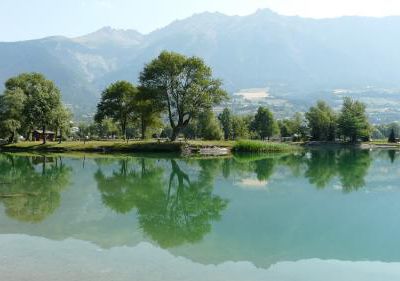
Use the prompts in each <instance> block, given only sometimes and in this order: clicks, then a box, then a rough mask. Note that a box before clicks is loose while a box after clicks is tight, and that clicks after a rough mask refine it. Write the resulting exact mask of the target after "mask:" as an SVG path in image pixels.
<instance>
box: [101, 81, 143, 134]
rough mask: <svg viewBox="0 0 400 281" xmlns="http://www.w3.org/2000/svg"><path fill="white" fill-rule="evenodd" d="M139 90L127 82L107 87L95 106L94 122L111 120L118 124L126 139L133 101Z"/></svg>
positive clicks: (131, 117) (132, 115)
mask: <svg viewBox="0 0 400 281" xmlns="http://www.w3.org/2000/svg"><path fill="white" fill-rule="evenodd" d="M138 92H139V90H138V89H137V88H136V87H135V86H134V85H132V84H131V83H129V82H127V81H117V82H115V83H113V84H111V85H110V86H108V87H107V88H106V89H105V90H104V91H103V93H102V95H101V101H100V102H99V104H98V105H97V113H96V115H95V120H96V122H98V123H101V122H102V121H103V120H104V119H106V118H111V119H112V120H113V121H114V122H115V123H118V124H119V126H120V128H121V132H122V134H123V136H124V138H126V129H127V127H128V122H130V121H132V120H133V119H134V113H135V111H134V109H135V104H134V102H135V100H136V98H137V95H138Z"/></svg>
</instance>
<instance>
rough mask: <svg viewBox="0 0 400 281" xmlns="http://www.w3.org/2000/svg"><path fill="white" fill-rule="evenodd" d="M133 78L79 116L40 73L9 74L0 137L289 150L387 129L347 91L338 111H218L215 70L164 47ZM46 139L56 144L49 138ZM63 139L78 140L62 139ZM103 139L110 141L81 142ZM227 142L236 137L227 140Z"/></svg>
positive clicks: (323, 107) (0, 101)
mask: <svg viewBox="0 0 400 281" xmlns="http://www.w3.org/2000/svg"><path fill="white" fill-rule="evenodd" d="M138 80H139V85H137V86H136V85H133V84H132V83H130V82H128V81H117V82H115V83H112V84H111V85H109V86H108V87H106V89H105V90H104V91H103V92H102V94H101V98H100V101H99V103H98V105H97V111H96V113H95V114H94V118H93V121H91V122H87V121H86V122H78V123H77V122H76V121H75V122H74V121H73V118H72V115H71V113H70V111H69V110H68V109H67V108H66V106H64V105H63V104H62V102H61V93H60V91H59V90H58V88H57V86H56V85H55V84H54V83H53V82H52V81H49V80H47V79H46V78H45V77H44V76H43V75H41V74H38V73H25V74H21V75H19V76H16V77H12V78H10V79H9V80H8V81H7V82H6V84H5V92H4V95H2V96H0V139H3V141H4V142H8V143H16V142H18V141H19V140H25V141H26V143H25V144H18V145H14V146H15V147H25V148H31V149H53V148H54V149H56V148H57V149H65V150H69V149H77V150H80V149H85V150H91V149H94V150H97V149H103V148H104V149H106V148H108V147H120V148H124V149H125V147H130V148H132V145H134V144H133V143H132V141H131V143H130V144H123V143H121V144H119V143H118V140H125V141H127V142H128V141H129V140H132V139H134V140H138V139H142V140H143V141H144V140H147V139H153V141H150V142H144V143H146V146H148V145H149V143H153V144H154V147H156V146H166V144H165V142H169V141H171V142H172V143H173V142H174V141H176V140H180V141H183V140H185V141H187V140H191V141H197V140H202V141H207V140H213V141H218V145H217V146H229V147H231V146H233V149H234V150H238V151H243V150H249V151H259V152H261V151H280V150H287V149H289V148H290V149H291V147H290V146H288V145H278V144H276V143H278V142H307V141H317V142H346V143H356V142H359V141H368V140H369V139H370V137H371V135H374V134H375V135H378V134H380V135H385V136H386V135H387V131H388V130H387V129H386V128H379V127H373V126H372V125H371V124H369V122H368V116H367V114H366V105H365V104H363V103H361V102H359V101H356V100H352V99H351V98H347V97H346V98H344V100H343V105H342V107H341V109H340V110H334V109H333V108H332V107H330V106H329V105H328V104H327V103H325V102H324V101H318V102H317V103H316V104H315V105H314V106H312V107H310V109H309V110H308V111H307V112H305V113H294V115H293V116H291V117H288V118H284V119H281V120H277V119H275V117H274V114H273V112H272V111H271V110H270V109H269V108H267V107H259V108H258V110H257V112H255V113H254V114H250V115H241V114H235V113H233V112H232V111H231V110H230V109H229V108H224V109H222V110H216V109H215V108H216V106H221V105H222V104H223V102H224V101H226V100H227V99H228V94H227V93H226V92H225V91H224V90H223V88H222V81H221V80H219V79H217V78H214V77H213V75H212V70H211V68H210V67H209V66H207V65H206V64H205V62H204V61H203V60H202V59H201V58H198V57H186V56H184V55H181V54H178V53H174V52H166V51H164V52H162V53H161V54H160V55H159V56H158V57H157V58H155V59H153V60H152V61H151V62H149V63H148V64H146V65H145V67H144V69H143V71H142V72H141V74H140V77H139V79H138ZM219 108H221V107H219ZM398 131H399V130H398ZM398 133H399V132H397V131H396V130H395V129H393V128H392V130H390V133H389V134H390V136H388V138H389V137H390V139H391V141H392V142H393V141H396V136H397V135H398ZM154 139H156V140H154ZM32 140H36V141H38V140H40V141H41V143H42V144H43V146H42V147H38V143H35V144H31V143H30V142H29V141H32ZM48 140H52V141H56V140H57V141H58V143H59V144H55V143H53V142H49V144H47V141H48ZM63 140H68V141H71V140H74V141H75V142H67V143H66V144H65V145H64V146H63V145H61V141H63ZM79 140H80V141H81V142H82V141H83V142H84V145H83V146H82V144H81V143H80V142H79ZM105 140H108V141H110V140H112V141H114V142H112V141H111V142H105V143H104V144H99V143H94V142H93V143H92V144H88V145H86V144H85V143H86V142H87V141H105ZM246 140H255V141H253V142H251V141H246ZM225 141H226V142H235V141H239V142H237V143H235V144H227V145H224V142H225ZM138 143H140V142H135V144H138ZM91 145H93V147H94V148H90V147H91ZM141 145H143V144H141ZM81 146H82V147H81ZM8 147H12V146H8ZM152 147H153V146H152ZM88 148H89V149H88Z"/></svg>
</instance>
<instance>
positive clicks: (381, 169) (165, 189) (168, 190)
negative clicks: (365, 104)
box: [0, 149, 400, 281]
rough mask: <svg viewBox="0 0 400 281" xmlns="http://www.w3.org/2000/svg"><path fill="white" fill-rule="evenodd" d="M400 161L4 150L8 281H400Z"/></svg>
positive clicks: (3, 261)
mask: <svg viewBox="0 0 400 281" xmlns="http://www.w3.org/2000/svg"><path fill="white" fill-rule="evenodd" d="M399 155H400V153H399V152H396V151H390V150H374V151H368V150H351V149H342V150H309V151H304V152H298V153H295V154H282V155H280V154H277V155H264V156H262V155H249V154H247V155H246V154H242V155H235V156H233V157H227V158H210V159H201V158H199V159H193V158H180V157H174V156H171V155H140V156H129V155H109V156H107V155H91V154H86V155H83V154H82V155H75V156H64V155H51V154H50V155H46V156H40V155H23V154H0V249H1V251H0V280H7V281H16V280H18V281H22V280H29V281H35V280H40V281H43V280H45V281H47V280H49V281H50V280H51V281H55V280H68V281H71V280H96V281H102V280H107V281H119V280H121V281H122V280H140V281H147V280H163V281H166V280H174V281H175V280H199V281H200V280H229V281H231V280H249V281H250V280H274V281H280V280H285V281H289V280H290V281H292V280H302V281H303V280H304V281H312V280H315V281H317V280H318V281H320V280H324V281H326V280H332V281H333V280H335V281H337V280H341V281H343V280H351V281H358V280H360V281H361V280H362V281H366V280H379V281H382V280H391V281H392V280H399V278H400V184H399V179H400V157H399Z"/></svg>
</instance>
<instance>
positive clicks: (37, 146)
mask: <svg viewBox="0 0 400 281" xmlns="http://www.w3.org/2000/svg"><path fill="white" fill-rule="evenodd" d="M183 145H184V144H182V143H178V142H174V143H158V142H155V141H132V142H128V143H127V142H123V141H88V142H86V143H83V142H80V141H67V142H62V143H60V144H59V143H56V142H48V143H46V144H42V143H40V142H19V143H15V144H7V145H3V146H1V147H0V150H2V151H40V152H156V153H162V152H181V151H182V147H183Z"/></svg>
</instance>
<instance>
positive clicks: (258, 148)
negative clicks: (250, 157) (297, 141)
mask: <svg viewBox="0 0 400 281" xmlns="http://www.w3.org/2000/svg"><path fill="white" fill-rule="evenodd" d="M232 150H233V151H235V152H255V153H270V152H292V151H296V150H299V147H298V146H294V145H291V144H287V143H275V142H264V141H254V140H242V141H238V142H236V143H235V144H234V145H233V147H232Z"/></svg>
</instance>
